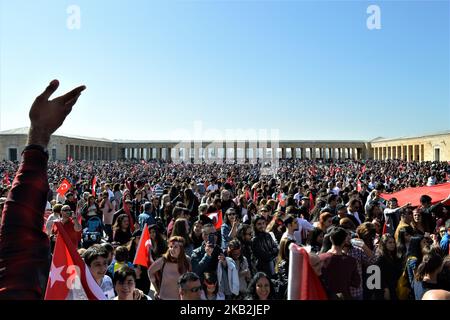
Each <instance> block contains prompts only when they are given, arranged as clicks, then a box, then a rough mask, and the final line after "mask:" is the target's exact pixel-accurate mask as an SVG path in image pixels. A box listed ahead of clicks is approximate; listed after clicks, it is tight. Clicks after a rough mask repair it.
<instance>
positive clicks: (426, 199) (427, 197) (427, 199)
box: [420, 194, 432, 208]
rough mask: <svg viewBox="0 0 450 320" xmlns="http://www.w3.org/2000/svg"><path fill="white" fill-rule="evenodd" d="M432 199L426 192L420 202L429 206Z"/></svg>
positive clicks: (424, 205)
mask: <svg viewBox="0 0 450 320" xmlns="http://www.w3.org/2000/svg"><path fill="white" fill-rule="evenodd" d="M431 200H432V199H431V197H430V196H428V195H426V194H424V195H422V196H421V197H420V204H421V205H422V206H423V207H425V208H426V207H429V206H430V205H431Z"/></svg>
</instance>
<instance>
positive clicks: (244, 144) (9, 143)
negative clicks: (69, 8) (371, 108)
mask: <svg viewBox="0 0 450 320" xmlns="http://www.w3.org/2000/svg"><path fill="white" fill-rule="evenodd" d="M27 133H28V128H19V129H13V130H7V131H1V132H0V160H18V159H19V158H20V154H21V152H22V150H23V148H24V147H25V145H26V139H27ZM449 143H450V131H448V132H441V133H435V134H430V135H424V136H415V137H403V138H394V139H385V138H377V139H374V140H372V141H359V140H349V141H344V140H318V141H311V140H280V141H274V142H271V141H267V142H266V141H222V142H217V141H191V142H185V141H182V142H178V141H161V140H160V141H124V140H108V139H103V138H88V137H80V136H75V135H64V136H62V135H53V136H52V138H51V140H50V143H49V145H48V150H49V154H50V159H51V160H67V159H69V158H72V159H74V160H120V159H147V160H148V159H171V160H179V161H194V159H205V160H211V161H217V160H231V161H234V160H238V161H239V160H241V161H245V160H249V161H253V160H255V159H257V158H258V159H278V158H280V159H286V158H299V159H330V158H333V159H361V160H363V159H376V160H382V159H383V160H385V159H405V160H408V161H412V160H415V161H450V148H449V146H450V145H449ZM255 161H256V160H255Z"/></svg>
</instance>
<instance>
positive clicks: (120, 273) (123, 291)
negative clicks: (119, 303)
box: [113, 265, 136, 300]
mask: <svg viewBox="0 0 450 320" xmlns="http://www.w3.org/2000/svg"><path fill="white" fill-rule="evenodd" d="M113 284H114V290H115V291H116V293H117V296H118V299H119V300H133V295H134V290H135V289H136V271H134V269H132V268H130V267H128V266H127V265H125V266H123V267H121V268H120V269H119V270H117V271H116V272H114V278H113Z"/></svg>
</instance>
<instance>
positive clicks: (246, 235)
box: [237, 223, 253, 243]
mask: <svg viewBox="0 0 450 320" xmlns="http://www.w3.org/2000/svg"><path fill="white" fill-rule="evenodd" d="M237 238H238V239H239V241H241V243H250V242H251V241H252V238H253V230H252V226H250V225H248V224H244V223H242V224H240V225H239V227H238V230H237Z"/></svg>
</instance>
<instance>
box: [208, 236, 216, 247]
mask: <svg viewBox="0 0 450 320" xmlns="http://www.w3.org/2000/svg"><path fill="white" fill-rule="evenodd" d="M208 242H209V244H210V245H212V246H215V245H216V236H215V235H214V233H210V234H209V235H208Z"/></svg>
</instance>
